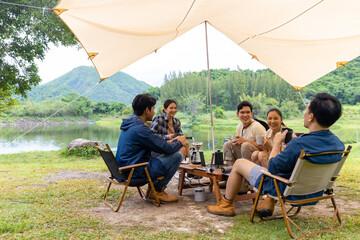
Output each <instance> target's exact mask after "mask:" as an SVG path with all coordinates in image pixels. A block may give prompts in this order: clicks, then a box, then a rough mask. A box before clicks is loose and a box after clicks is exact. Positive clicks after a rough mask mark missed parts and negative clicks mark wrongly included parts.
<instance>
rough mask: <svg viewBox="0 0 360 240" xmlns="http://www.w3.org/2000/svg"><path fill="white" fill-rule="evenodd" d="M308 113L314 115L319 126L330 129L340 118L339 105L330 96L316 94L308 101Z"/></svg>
mask: <svg viewBox="0 0 360 240" xmlns="http://www.w3.org/2000/svg"><path fill="white" fill-rule="evenodd" d="M309 113H312V114H314V117H315V118H316V121H317V122H318V123H319V124H320V125H321V126H324V127H330V126H331V125H333V124H334V123H335V122H336V121H337V120H338V119H339V118H340V117H341V113H342V109H341V103H340V101H339V100H338V99H337V98H336V97H334V96H331V95H330V94H327V93H318V94H316V95H315V97H314V98H313V99H312V100H311V101H310V104H309Z"/></svg>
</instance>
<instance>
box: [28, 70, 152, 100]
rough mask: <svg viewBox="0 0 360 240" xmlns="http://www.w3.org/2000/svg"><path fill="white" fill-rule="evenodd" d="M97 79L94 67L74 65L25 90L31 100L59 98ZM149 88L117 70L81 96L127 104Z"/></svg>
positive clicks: (81, 90) (83, 90)
mask: <svg viewBox="0 0 360 240" xmlns="http://www.w3.org/2000/svg"><path fill="white" fill-rule="evenodd" d="M97 82H99V75H98V74H97V72H96V70H95V68H94V67H86V66H81V67H77V68H75V69H73V70H72V71H70V72H68V73H66V74H65V75H63V76H61V77H59V78H57V79H55V80H53V81H51V82H48V83H46V84H43V85H40V86H36V87H34V88H33V89H32V90H31V91H30V92H28V100H31V101H34V102H41V101H44V100H59V99H61V98H62V97H64V96H66V95H67V94H69V93H70V92H77V93H79V94H82V93H84V92H85V91H86V90H88V89H89V88H90V87H92V86H93V85H94V84H96V83H97ZM149 87H151V86H150V85H149V84H147V83H145V82H142V81H138V80H136V79H135V78H133V77H131V76H130V75H128V74H126V73H123V72H118V73H116V74H114V75H113V76H111V77H110V78H108V79H106V80H105V81H103V82H101V83H100V84H99V85H97V86H96V87H95V88H93V89H92V90H90V91H89V92H88V93H86V94H85V96H86V97H88V98H89V99H90V100H92V101H93V102H100V101H105V102H111V101H119V102H122V103H125V104H126V105H129V104H131V102H132V100H133V99H134V97H135V96H136V95H137V94H139V93H142V92H143V91H144V90H147V89H148V88H149Z"/></svg>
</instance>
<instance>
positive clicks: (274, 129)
mask: <svg viewBox="0 0 360 240" xmlns="http://www.w3.org/2000/svg"><path fill="white" fill-rule="evenodd" d="M266 121H267V124H268V126H269V129H268V130H267V131H266V135H265V138H264V145H263V146H264V150H263V151H255V152H253V154H252V155H251V161H252V162H254V163H256V164H258V165H260V166H262V167H265V168H268V164H269V155H270V152H271V150H272V147H273V144H274V138H275V134H276V133H278V132H280V131H281V128H284V127H286V126H285V125H284V123H283V117H282V113H281V111H280V110H279V109H277V108H272V109H270V110H269V111H268V112H267V115H266ZM294 136H295V135H293V137H294ZM284 147H285V145H284V146H283V147H282V149H283V148H284Z"/></svg>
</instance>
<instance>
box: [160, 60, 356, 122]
mask: <svg viewBox="0 0 360 240" xmlns="http://www.w3.org/2000/svg"><path fill="white" fill-rule="evenodd" d="M210 77H211V91H212V103H213V105H216V106H218V107H222V108H223V109H225V110H233V109H235V108H236V106H237V104H238V103H239V101H240V99H241V100H242V99H251V101H250V100H249V101H250V102H251V103H252V104H254V105H255V107H254V108H255V110H256V111H255V113H256V114H257V115H258V116H260V117H264V115H265V114H266V111H267V110H268V109H269V107H278V108H282V109H284V111H286V114H287V116H297V115H298V114H299V112H300V111H303V110H304V109H305V105H304V103H303V100H302V99H301V97H300V96H299V94H298V93H297V91H296V90H295V89H294V88H293V87H291V86H290V85H289V84H288V83H287V82H286V81H284V80H282V79H281V78H280V77H278V76H277V75H275V74H274V73H273V72H272V71H271V70H269V69H263V70H258V71H255V72H254V71H251V70H240V69H239V70H237V71H231V70H229V69H211V70H210ZM207 82H208V81H207V71H201V72H188V73H181V72H179V73H178V74H176V73H175V72H172V73H170V74H169V75H166V76H165V81H164V85H162V86H161V87H160V98H161V99H167V98H173V99H175V100H177V101H178V108H179V110H180V111H185V110H186V105H185V104H184V101H181V99H182V98H183V96H189V95H191V94H199V95H200V96H203V97H204V98H205V99H208V98H209V94H208V83H207ZM318 92H328V93H330V94H332V95H334V96H336V97H338V98H339V100H340V101H341V102H342V103H343V104H351V105H355V104H356V103H358V102H360V57H359V58H357V59H355V60H353V61H352V62H350V63H348V64H347V65H346V68H339V69H337V70H334V71H333V72H331V73H329V74H327V75H325V76H324V77H322V78H320V79H319V80H317V81H315V82H313V83H311V84H310V85H309V86H308V87H305V88H303V89H302V90H301V93H302V95H303V96H304V97H305V98H308V99H311V98H312V97H313V96H314V95H315V94H316V93H318ZM239 97H240V99H239ZM206 103H207V106H208V102H206ZM263 103H266V104H265V105H266V106H264V104H263ZM290 107H291V108H292V109H291V108H290Z"/></svg>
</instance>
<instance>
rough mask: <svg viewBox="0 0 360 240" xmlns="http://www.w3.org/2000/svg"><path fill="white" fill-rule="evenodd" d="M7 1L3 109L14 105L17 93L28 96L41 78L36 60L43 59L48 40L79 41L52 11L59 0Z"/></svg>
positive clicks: (2, 26)
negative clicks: (50, 9)
mask: <svg viewBox="0 0 360 240" xmlns="http://www.w3.org/2000/svg"><path fill="white" fill-rule="evenodd" d="M7 2H8V3H4V1H3V2H2V3H0V33H1V34H0V109H4V108H6V107H7V106H9V105H11V104H13V103H14V101H13V99H14V95H21V96H22V97H26V91H28V90H30V89H31V87H32V86H35V85H37V84H38V83H39V82H40V81H41V79H40V77H39V75H38V67H37V66H36V64H35V60H36V59H41V60H43V59H44V57H45V53H46V51H47V50H49V43H53V44H54V45H55V46H58V45H59V44H62V45H64V46H70V45H75V44H77V41H76V38H75V37H74V36H73V34H72V33H71V31H70V30H69V29H68V28H67V27H66V25H65V24H64V23H63V22H62V21H61V20H60V19H59V18H58V17H57V16H56V14H55V13H54V12H52V11H49V8H52V7H54V6H55V5H56V3H57V2H58V0H11V1H7ZM29 6H32V7H29ZM36 7H38V8H36ZM42 8H44V9H42Z"/></svg>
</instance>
